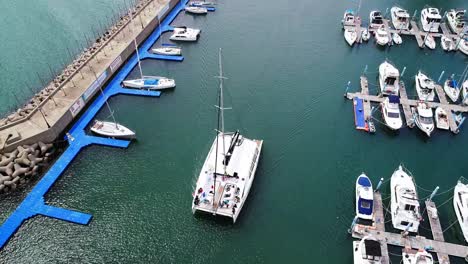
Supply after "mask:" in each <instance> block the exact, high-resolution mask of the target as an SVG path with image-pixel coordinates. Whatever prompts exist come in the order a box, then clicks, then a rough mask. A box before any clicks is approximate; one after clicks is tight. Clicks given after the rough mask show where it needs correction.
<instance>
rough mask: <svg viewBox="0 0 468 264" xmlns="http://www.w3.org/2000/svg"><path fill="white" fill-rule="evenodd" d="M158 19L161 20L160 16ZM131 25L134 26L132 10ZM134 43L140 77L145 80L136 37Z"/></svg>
mask: <svg viewBox="0 0 468 264" xmlns="http://www.w3.org/2000/svg"><path fill="white" fill-rule="evenodd" d="M158 19H159V16H158ZM130 25H133V16H132V10H130ZM133 43H134V44H135V51H136V55H137V60H138V69H139V70H140V77H141V78H142V79H143V70H142V69H141V62H140V53H139V52H138V45H137V42H136V36H135V38H134V39H133Z"/></svg>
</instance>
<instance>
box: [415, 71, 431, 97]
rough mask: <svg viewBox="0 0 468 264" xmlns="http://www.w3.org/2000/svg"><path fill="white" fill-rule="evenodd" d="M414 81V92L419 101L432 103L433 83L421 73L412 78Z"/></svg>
mask: <svg viewBox="0 0 468 264" xmlns="http://www.w3.org/2000/svg"><path fill="white" fill-rule="evenodd" d="M414 78H415V81H416V92H417V93H418V97H419V100H423V101H430V102H432V101H434V97H435V92H434V89H435V83H434V81H433V80H432V79H431V78H429V77H427V75H426V74H424V73H422V72H421V71H419V72H418V74H417V75H416V76H415V77H414Z"/></svg>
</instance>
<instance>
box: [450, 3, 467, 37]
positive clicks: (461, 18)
mask: <svg viewBox="0 0 468 264" xmlns="http://www.w3.org/2000/svg"><path fill="white" fill-rule="evenodd" d="M465 13H466V10H461V9H460V10H455V9H451V10H450V11H448V12H447V15H446V18H447V22H448V25H449V27H450V30H452V32H453V33H455V34H457V35H458V34H460V33H462V32H463V29H464V28H465V26H466V18H465Z"/></svg>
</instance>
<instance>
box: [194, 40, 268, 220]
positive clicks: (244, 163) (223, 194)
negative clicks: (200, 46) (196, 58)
mask: <svg viewBox="0 0 468 264" xmlns="http://www.w3.org/2000/svg"><path fill="white" fill-rule="evenodd" d="M219 75H220V76H218V77H219V80H220V84H219V97H218V101H219V106H218V129H217V132H216V138H215V139H214V141H213V144H212V146H211V149H210V152H208V156H207V157H206V160H205V163H204V164H203V167H202V169H201V171H200V176H199V177H198V180H197V184H196V187H195V193H194V195H193V202H192V212H193V213H195V212H197V211H202V212H206V213H210V214H213V215H221V216H226V217H229V218H232V221H233V222H234V223H235V222H236V220H237V218H238V216H239V214H240V212H241V210H242V207H243V206H244V204H245V202H246V200H247V196H248V195H249V191H250V188H251V186H252V182H253V180H254V177H255V171H256V169H257V165H258V160H259V158H260V151H261V149H262V144H263V140H256V139H248V138H246V137H244V136H242V135H241V134H240V133H239V132H238V131H237V132H234V133H226V132H225V131H224V109H225V108H224V104H223V79H224V78H225V77H223V70H222V64H221V49H220V50H219Z"/></svg>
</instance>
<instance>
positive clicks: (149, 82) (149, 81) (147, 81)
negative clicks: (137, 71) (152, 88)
mask: <svg viewBox="0 0 468 264" xmlns="http://www.w3.org/2000/svg"><path fill="white" fill-rule="evenodd" d="M144 84H145V85H157V84H158V80H157V79H145V80H144Z"/></svg>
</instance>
